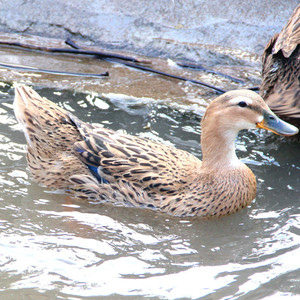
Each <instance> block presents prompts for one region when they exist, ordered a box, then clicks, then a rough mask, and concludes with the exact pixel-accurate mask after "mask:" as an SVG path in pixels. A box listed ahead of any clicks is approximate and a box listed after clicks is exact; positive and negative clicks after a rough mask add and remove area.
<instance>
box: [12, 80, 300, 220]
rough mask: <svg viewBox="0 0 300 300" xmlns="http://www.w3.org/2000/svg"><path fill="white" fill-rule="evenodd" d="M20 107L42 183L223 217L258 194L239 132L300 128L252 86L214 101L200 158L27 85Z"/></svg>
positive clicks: (78, 193) (83, 194)
mask: <svg viewBox="0 0 300 300" xmlns="http://www.w3.org/2000/svg"><path fill="white" fill-rule="evenodd" d="M14 112H15V116H16V119H17V120H18V122H19V124H20V125H21V127H22V129H23V131H24V135H25V138H26V141H27V162H28V167H29V170H30V171H31V173H32V175H33V178H34V179H35V180H36V181H37V182H38V183H40V184H42V185H44V186H46V187H50V188H55V189H59V190H60V189H63V190H65V191H67V192H68V193H70V194H71V195H73V196H74V197H78V198H79V199H87V200H90V201H98V202H99V203H102V202H111V203H113V204H115V205H123V206H131V207H141V208H148V209H152V210H156V211H159V212H162V213H167V214H169V215H172V216H177V217H195V216H197V217H203V218H210V217H215V216H218V217H220V216H225V215H229V214H232V213H234V212H236V211H238V210H240V209H242V208H244V207H246V206H248V205H249V204H250V203H251V201H252V200H253V199H254V198H255V196H256V178H255V176H254V174H253V173H252V171H251V170H250V169H249V168H248V167H247V166H246V165H245V164H244V163H243V162H241V161H240V160H239V159H238V157H237V155H236V153H235V139H236V137H237V135H238V133H239V131H241V130H243V129H255V128H264V129H266V130H269V131H272V132H274V133H276V134H279V135H285V136H290V135H294V134H296V133H298V129H297V128H296V127H295V126H293V125H290V124H288V123H287V122H284V121H282V120H281V119H279V118H278V117H277V116H276V115H275V114H274V113H273V112H272V111H271V110H270V109H269V107H268V106H267V104H266V103H265V102H264V101H263V99H262V98H261V97H260V96H259V95H258V94H257V93H255V92H253V91H250V90H234V91H229V92H227V93H225V94H223V95H221V96H219V97H217V98H216V99H214V100H213V101H211V103H210V104H209V106H208V107H207V109H206V112H205V114H204V116H203V118H202V121H201V125H202V135H201V145H202V154H203V158H202V161H201V160H199V159H198V158H197V157H195V156H194V155H192V154H190V153H188V152H187V151H183V150H180V149H177V148H175V147H173V146H170V145H165V144H162V143H158V142H155V141H151V140H150V139H146V138H142V137H138V136H133V135H129V134H126V133H122V132H119V131H114V130H111V129H108V128H104V127H102V126H101V125H100V124H98V125H97V124H90V123H87V122H84V121H82V120H80V119H78V118H77V117H76V116H75V115H74V114H72V113H71V112H68V111H66V110H65V109H63V108H62V107H60V106H58V105H56V104H55V103H53V102H51V101H50V100H48V99H46V98H44V97H41V96H40V95H39V94H38V93H37V92H36V91H34V90H33V89H32V88H31V87H29V86H26V85H20V84H19V85H16V87H15V100H14Z"/></svg>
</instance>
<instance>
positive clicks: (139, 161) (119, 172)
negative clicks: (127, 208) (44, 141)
mask: <svg viewBox="0 0 300 300" xmlns="http://www.w3.org/2000/svg"><path fill="white" fill-rule="evenodd" d="M69 117H70V119H71V120H72V121H73V122H74V124H75V125H76V126H77V128H78V130H79V132H80V134H81V136H82V141H80V142H76V143H75V144H74V150H75V153H76V154H77V156H78V157H79V159H80V160H81V161H82V162H83V163H84V164H85V165H87V167H88V168H89V170H90V171H91V173H92V174H93V175H94V176H95V177H96V178H97V180H98V182H99V183H116V182H129V183H130V184H133V185H135V184H136V185H137V186H139V187H140V188H142V189H143V190H145V191H147V192H148V193H150V194H152V193H167V194H172V193H174V192H175V191H178V190H180V189H181V188H182V187H183V186H185V185H186V183H187V182H193V180H194V178H195V177H196V176H197V174H199V169H200V166H201V161H200V160H199V159H197V158H196V157H195V156H193V155H192V154H189V153H188V152H186V151H183V150H179V149H176V148H174V147H171V146H167V145H164V144H161V143H156V142H153V141H151V140H148V139H145V138H140V137H136V136H131V135H128V134H124V133H120V132H116V131H113V130H110V129H106V128H102V127H100V126H95V125H91V124H87V123H84V122H82V121H80V120H79V119H78V118H77V117H75V116H73V115H71V114H70V115H69Z"/></svg>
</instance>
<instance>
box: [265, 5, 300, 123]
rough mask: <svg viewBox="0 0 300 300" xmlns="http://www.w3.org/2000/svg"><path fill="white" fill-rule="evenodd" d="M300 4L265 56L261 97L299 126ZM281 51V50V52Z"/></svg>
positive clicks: (276, 35) (273, 108)
mask: <svg viewBox="0 0 300 300" xmlns="http://www.w3.org/2000/svg"><path fill="white" fill-rule="evenodd" d="M299 44H300V5H298V7H297V8H296V9H295V11H294V12H293V15H292V16H291V18H290V19H289V21H288V23H287V25H286V26H285V27H284V28H283V30H282V31H281V32H280V34H275V35H274V36H273V37H272V38H271V40H270V42H269V43H268V45H267V46H266V48H265V51H264V54H263V57H262V63H263V68H262V83H261V86H260V94H261V96H262V97H263V98H264V100H265V101H266V103H267V104H268V105H269V107H270V108H271V110H273V111H274V112H275V113H276V114H277V115H279V116H280V117H282V118H284V119H285V120H286V121H288V122H290V123H292V124H294V125H296V126H298V127H299V125H300V121H299V116H300V45H299ZM280 50H281V51H280Z"/></svg>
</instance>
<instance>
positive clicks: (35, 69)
mask: <svg viewBox="0 0 300 300" xmlns="http://www.w3.org/2000/svg"><path fill="white" fill-rule="evenodd" d="M0 67H2V68H6V69H13V70H20V71H29V72H36V73H49V74H58V75H70V76H81V77H105V76H109V73H108V72H105V73H102V74H92V73H72V72H61V71H53V70H46V69H37V68H33V67H27V66H26V67H25V66H17V65H8V64H2V63H0Z"/></svg>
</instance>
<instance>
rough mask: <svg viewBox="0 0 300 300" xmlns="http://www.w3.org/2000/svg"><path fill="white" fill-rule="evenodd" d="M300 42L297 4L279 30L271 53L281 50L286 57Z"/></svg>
mask: <svg viewBox="0 0 300 300" xmlns="http://www.w3.org/2000/svg"><path fill="white" fill-rule="evenodd" d="M298 44H300V5H298V6H297V7H296V8H295V10H294V12H293V14H292V16H291V17H290V19H289V21H288V23H287V25H286V26H285V27H284V28H283V29H282V30H281V32H280V34H279V36H278V38H277V40H276V43H275V45H274V47H273V51H272V52H273V54H276V53H278V52H279V51H280V50H281V51H282V53H283V55H284V57H286V58H288V57H290V56H291V54H292V53H293V52H294V50H295V49H296V47H297V46H298Z"/></svg>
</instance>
